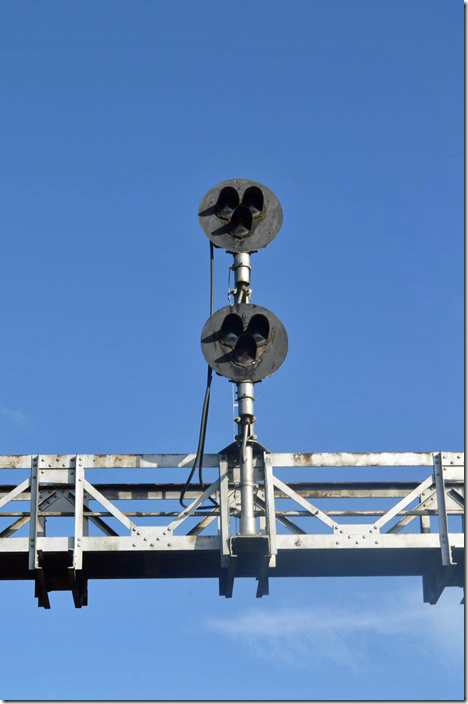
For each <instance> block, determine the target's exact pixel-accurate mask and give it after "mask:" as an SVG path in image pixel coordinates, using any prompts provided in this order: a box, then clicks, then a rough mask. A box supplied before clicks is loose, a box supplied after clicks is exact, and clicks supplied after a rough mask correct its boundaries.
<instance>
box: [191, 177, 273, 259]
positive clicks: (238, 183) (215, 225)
mask: <svg viewBox="0 0 468 704" xmlns="http://www.w3.org/2000/svg"><path fill="white" fill-rule="evenodd" d="M198 220H199V223H200V227H201V228H202V230H203V232H204V233H205V234H206V236H207V237H208V238H209V239H210V240H211V242H213V244H214V245H216V246H217V247H222V248H223V249H226V250H227V251H228V252H255V251H256V250H257V249H261V248H262V247H266V246H267V244H269V243H270V242H271V240H272V239H273V238H274V237H276V235H277V234H278V232H279V229H280V227H281V224H282V222H283V211H282V210H281V205H280V204H279V201H278V199H277V197H276V196H275V195H274V193H272V192H271V191H270V189H269V188H267V187H266V186H262V184H260V183H257V182H256V181H248V180H247V179H243V178H234V179H231V180H230V181H222V183H218V185H217V186H215V187H214V188H212V189H211V190H210V191H208V193H206V195H205V196H204V197H203V199H202V201H201V203H200V207H199V210H198Z"/></svg>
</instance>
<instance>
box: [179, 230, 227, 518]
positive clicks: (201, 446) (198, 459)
mask: <svg viewBox="0 0 468 704" xmlns="http://www.w3.org/2000/svg"><path fill="white" fill-rule="evenodd" d="M213 312H214V247H213V243H212V242H210V316H211V315H213ZM212 378H213V370H212V368H211V367H210V366H208V373H207V378H206V390H205V398H204V400H203V408H202V415H201V421H200V433H199V436H198V447H197V454H196V455H195V460H194V462H193V465H192V469H191V470H190V474H189V476H188V478H187V481H186V482H185V484H184V487H183V489H182V491H181V492H180V497H179V502H180V504H181V506H183V507H184V508H187V504H186V503H184V496H185V494H186V493H187V489H188V488H189V486H190V483H191V481H192V477H193V475H194V474H195V470H196V468H197V465H198V476H199V480H200V486H201V490H202V492H203V491H204V489H205V487H204V484H203V469H202V468H203V455H204V450H205V437H206V426H207V421H208V409H209V407H210V390H211V380H212ZM210 501H211V503H213V504H214V505H215V506H218V503H217V502H216V501H214V499H212V498H211V496H210Z"/></svg>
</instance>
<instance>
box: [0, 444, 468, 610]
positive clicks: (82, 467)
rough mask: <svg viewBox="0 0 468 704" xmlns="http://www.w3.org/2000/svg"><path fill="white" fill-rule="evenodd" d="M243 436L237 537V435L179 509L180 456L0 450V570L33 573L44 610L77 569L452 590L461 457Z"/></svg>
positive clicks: (224, 586)
mask: <svg viewBox="0 0 468 704" xmlns="http://www.w3.org/2000/svg"><path fill="white" fill-rule="evenodd" d="M252 445H253V467H254V477H253V480H254V503H255V518H254V520H255V524H254V525H255V533H254V534H249V535H245V534H242V533H241V532H239V527H238V523H239V516H240V515H241V490H240V483H241V477H240V468H239V444H238V443H233V444H232V445H230V446H229V447H227V448H225V449H224V450H223V451H222V452H220V453H219V454H217V455H215V454H211V455H210V454H208V455H205V458H204V468H205V475H206V477H207V478H208V482H209V483H207V484H205V485H204V486H200V485H197V484H192V485H191V487H190V489H189V490H188V491H187V493H186V498H187V499H188V500H189V501H191V503H190V505H189V506H188V507H187V508H186V509H183V510H181V507H180V504H179V497H180V493H181V489H182V487H183V477H182V476H181V470H183V472H184V474H185V473H186V471H187V467H189V466H191V464H192V463H193V460H194V455H182V454H172V455H167V454H166V455H157V454H154V455H153V454H147V455H144V454H114V455H102V454H101V455H93V454H70V455H1V456H0V479H5V475H7V480H6V481H2V482H1V484H0V579H5V580H6V579H8V580H18V579H32V580H34V581H35V589H36V596H37V598H38V603H39V606H43V607H45V608H49V607H50V602H49V592H51V591H56V590H70V591H71V592H72V594H73V599H74V603H75V606H77V607H81V606H83V605H85V604H86V603H87V583H88V580H89V579H118V578H125V579H128V578H184V577H185V578H194V577H205V578H216V579H218V580H219V585H220V594H221V595H223V596H225V597H230V596H231V595H232V591H233V586H234V582H235V579H236V578H240V577H254V578H256V580H257V582H258V585H257V596H262V595H264V594H268V582H269V578H270V577H299V576H300V577H315V576H340V577H343V576H366V575H376V576H378V575H394V576H397V575H408V576H409V575H420V576H422V579H423V596H424V600H425V601H426V602H429V603H431V604H434V603H436V601H437V600H438V598H439V596H440V594H441V593H442V591H443V589H444V587H446V586H458V587H460V586H463V579H464V535H463V516H464V473H463V464H464V455H463V453H453V452H434V453H431V452H422V453H421V452H401V453H394V452H384V453H309V454H307V453H294V454H288V453H270V452H268V451H267V450H266V449H265V448H264V447H262V446H261V445H259V444H258V443H253V444H252ZM273 469H274V470H275V471H273ZM2 470H5V471H2ZM98 470H101V471H98ZM98 474H101V475H104V477H103V478H104V481H102V482H101V481H99V482H98V481H96V477H97V475H98ZM8 476H9V477H10V479H8ZM280 476H281V477H282V478H281V479H280ZM129 477H130V479H129ZM101 478H102V476H101ZM150 509H151V510H150Z"/></svg>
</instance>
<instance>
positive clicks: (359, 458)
mask: <svg viewBox="0 0 468 704" xmlns="http://www.w3.org/2000/svg"><path fill="white" fill-rule="evenodd" d="M452 454H454V455H455V453H452ZM458 455H460V453H458ZM81 456H82V457H83V465H84V466H85V467H86V468H94V469H106V468H108V469H119V468H122V469H133V468H135V469H138V468H140V469H151V468H160V469H177V468H179V467H191V466H192V464H193V461H194V459H195V455H194V454H125V453H124V454H82V455H81ZM461 456H462V455H461ZM31 457H33V455H0V469H18V468H26V469H27V468H30V467H31ZM41 457H42V458H44V462H45V463H46V464H47V465H48V464H49V463H50V464H51V465H53V464H54V463H57V464H59V465H61V464H62V463H65V462H69V461H70V458H75V457H76V455H41ZM261 461H262V460H259V459H258V458H257V457H255V458H254V464H256V463H257V462H260V463H261ZM271 461H272V466H273V467H283V468H285V469H287V468H289V467H430V466H432V452H294V453H288V452H272V453H271ZM203 466H204V467H206V468H209V467H218V455H216V454H209V453H208V454H205V455H204V458H203Z"/></svg>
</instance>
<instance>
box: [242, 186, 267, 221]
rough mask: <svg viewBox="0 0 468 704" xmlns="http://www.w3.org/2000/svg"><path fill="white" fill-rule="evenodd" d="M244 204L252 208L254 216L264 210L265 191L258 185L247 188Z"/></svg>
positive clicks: (243, 199)
mask: <svg viewBox="0 0 468 704" xmlns="http://www.w3.org/2000/svg"><path fill="white" fill-rule="evenodd" d="M242 205H245V206H246V208H248V209H249V210H250V212H251V213H252V216H253V217H254V218H256V217H258V216H259V215H261V214H262V212H263V193H262V191H261V190H260V188H258V187H257V186H250V187H249V188H246V189H245V193H244V197H243V198H242Z"/></svg>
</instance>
